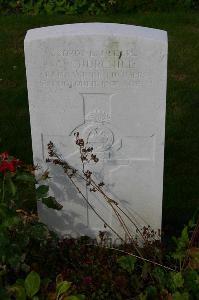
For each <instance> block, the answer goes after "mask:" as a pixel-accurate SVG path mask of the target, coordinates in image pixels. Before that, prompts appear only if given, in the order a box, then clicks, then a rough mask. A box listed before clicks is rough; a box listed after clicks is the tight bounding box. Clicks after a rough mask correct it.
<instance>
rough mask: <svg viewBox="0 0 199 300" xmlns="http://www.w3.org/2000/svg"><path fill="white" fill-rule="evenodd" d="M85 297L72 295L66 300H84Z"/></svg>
mask: <svg viewBox="0 0 199 300" xmlns="http://www.w3.org/2000/svg"><path fill="white" fill-rule="evenodd" d="M85 299H86V297H85V296H84V295H74V296H72V295H71V296H68V297H67V300H85Z"/></svg>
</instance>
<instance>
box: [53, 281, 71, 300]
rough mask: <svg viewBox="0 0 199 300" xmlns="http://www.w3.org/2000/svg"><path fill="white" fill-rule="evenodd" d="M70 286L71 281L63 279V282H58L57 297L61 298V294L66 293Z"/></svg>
mask: <svg viewBox="0 0 199 300" xmlns="http://www.w3.org/2000/svg"><path fill="white" fill-rule="evenodd" d="M70 287H71V282H68V281H62V282H60V283H58V284H57V286H56V294H57V298H56V299H59V296H61V295H62V294H64V293H66V292H67V291H68V290H69V288H70Z"/></svg>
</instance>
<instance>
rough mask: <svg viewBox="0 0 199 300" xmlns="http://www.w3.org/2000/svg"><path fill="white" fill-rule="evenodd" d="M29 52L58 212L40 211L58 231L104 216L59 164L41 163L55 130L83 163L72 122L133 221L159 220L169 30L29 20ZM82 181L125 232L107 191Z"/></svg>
mask: <svg viewBox="0 0 199 300" xmlns="http://www.w3.org/2000/svg"><path fill="white" fill-rule="evenodd" d="M25 60H26V71H27V85H28V97H29V110H30V121H31V132H32V146H33V158H34V163H35V164H39V165H40V166H41V167H42V169H44V170H45V169H46V168H50V171H51V176H52V177H53V178H52V179H51V180H50V182H49V184H50V188H51V193H53V194H54V195H55V196H56V198H57V200H58V201H59V202H60V203H61V204H62V205H63V210H62V211H60V212H57V211H53V210H51V209H47V208H46V207H44V206H42V205H41V204H39V205H38V210H39V214H40V217H41V219H42V220H43V221H44V222H45V223H46V224H48V225H49V226H50V227H51V228H53V229H54V230H55V231H56V232H58V233H59V234H61V235H64V234H68V233H70V234H72V235H83V234H88V235H90V236H96V235H97V234H98V232H99V231H104V230H107V229H104V224H103V223H102V222H101V220H99V219H98V217H97V216H96V215H95V214H94V212H93V211H92V210H90V209H89V207H88V205H87V204H86V203H85V202H84V201H83V199H82V198H81V196H80V195H79V194H78V193H77V192H76V191H75V189H74V188H73V187H72V186H71V184H70V183H69V182H68V180H67V178H66V177H65V175H64V174H63V172H62V171H60V170H59V168H57V167H55V166H54V167H52V166H51V167H49V165H48V166H47V165H46V163H45V159H46V157H47V143H48V142H49V141H50V140H51V141H53V142H54V143H55V145H56V146H57V148H58V150H59V152H60V153H61V154H62V156H63V158H64V159H66V160H67V161H69V162H70V163H71V164H73V165H74V166H75V167H77V168H80V167H81V163H80V159H79V152H78V149H77V146H76V145H75V143H74V132H75V131H78V132H80V135H81V136H82V137H83V138H84V139H85V140H87V141H88V142H89V143H90V144H92V145H93V147H94V150H95V151H94V152H97V156H98V157H99V159H100V160H99V163H97V164H96V165H94V164H91V166H90V169H92V171H93V173H94V175H95V176H96V178H98V180H99V181H100V180H103V181H104V182H105V183H106V191H107V193H109V194H110V195H112V197H113V198H114V199H115V200H117V201H119V203H120V204H121V206H122V207H125V209H128V211H129V213H131V215H132V216H133V218H135V219H136V222H137V223H138V224H139V225H140V226H143V225H144V224H145V223H147V224H150V225H151V226H152V227H154V228H156V229H157V228H160V227H161V216H162V190H163V162H164V132H165V107H166V77H167V34H166V32H164V31H161V30H156V29H150V28H144V27H137V26H131V25H122V24H104V23H86V24H71V25H62V26H52V27H46V28H37V29H33V30H29V31H28V32H27V35H26V38H25ZM79 184H81V185H82V190H83V191H84V192H85V193H86V194H87V197H88V200H89V201H90V203H92V205H93V206H94V207H95V208H96V210H97V211H98V212H99V213H100V214H101V215H102V216H103V218H104V219H105V220H106V221H107V222H108V223H109V224H112V225H113V226H114V228H115V229H116V230H117V231H118V232H121V226H120V225H119V224H118V222H117V221H116V219H115V217H114V215H113V213H112V210H111V208H110V206H109V205H107V204H106V203H105V202H104V201H103V199H99V197H97V196H96V194H95V193H94V194H93V193H90V192H89V191H87V188H86V187H85V184H83V183H79Z"/></svg>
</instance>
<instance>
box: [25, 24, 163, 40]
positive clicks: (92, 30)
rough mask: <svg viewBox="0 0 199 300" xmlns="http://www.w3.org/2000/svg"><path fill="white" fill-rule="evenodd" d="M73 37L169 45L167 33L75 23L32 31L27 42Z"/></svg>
mask: <svg viewBox="0 0 199 300" xmlns="http://www.w3.org/2000/svg"><path fill="white" fill-rule="evenodd" d="M73 35H75V36H78V35H79V36H82V35H104V36H106V35H111V36H113V37H114V36H127V37H135V36H138V37H139V38H146V39H152V40H158V41H161V42H166V43H167V32H166V31H163V30H159V29H153V28H148V27H141V26H134V25H126V24H115V23H75V24H65V25H55V26H48V27H40V28H35V29H30V30H28V32H27V34H26V38H25V42H29V41H33V40H43V39H48V38H58V37H63V36H73Z"/></svg>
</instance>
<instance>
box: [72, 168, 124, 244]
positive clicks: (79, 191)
mask: <svg viewBox="0 0 199 300" xmlns="http://www.w3.org/2000/svg"><path fill="white" fill-rule="evenodd" d="M66 174H67V173H66ZM68 178H69V179H70V181H71V182H72V183H73V185H74V186H75V188H76V189H77V191H78V193H80V195H81V196H82V197H83V199H84V200H85V201H86V203H87V204H88V205H89V207H90V208H91V209H92V210H93V211H94V213H95V214H96V215H97V216H98V218H99V219H100V220H101V221H102V222H103V223H104V224H105V225H106V226H107V227H108V228H109V229H110V230H111V231H112V232H113V233H115V234H116V236H117V237H118V238H119V239H120V240H122V241H123V242H125V240H124V239H123V238H122V237H121V236H120V235H119V234H118V233H117V232H116V231H115V230H114V229H113V228H112V227H111V226H110V225H109V224H108V223H107V222H106V221H105V220H104V219H103V218H102V217H101V216H100V214H99V213H98V212H97V211H96V209H95V208H94V207H93V206H92V205H91V204H90V203H89V201H88V199H87V198H86V197H85V195H84V194H83V193H82V191H81V190H80V189H79V187H78V186H77V185H76V183H75V182H74V180H73V179H72V178H71V177H70V176H68Z"/></svg>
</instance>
